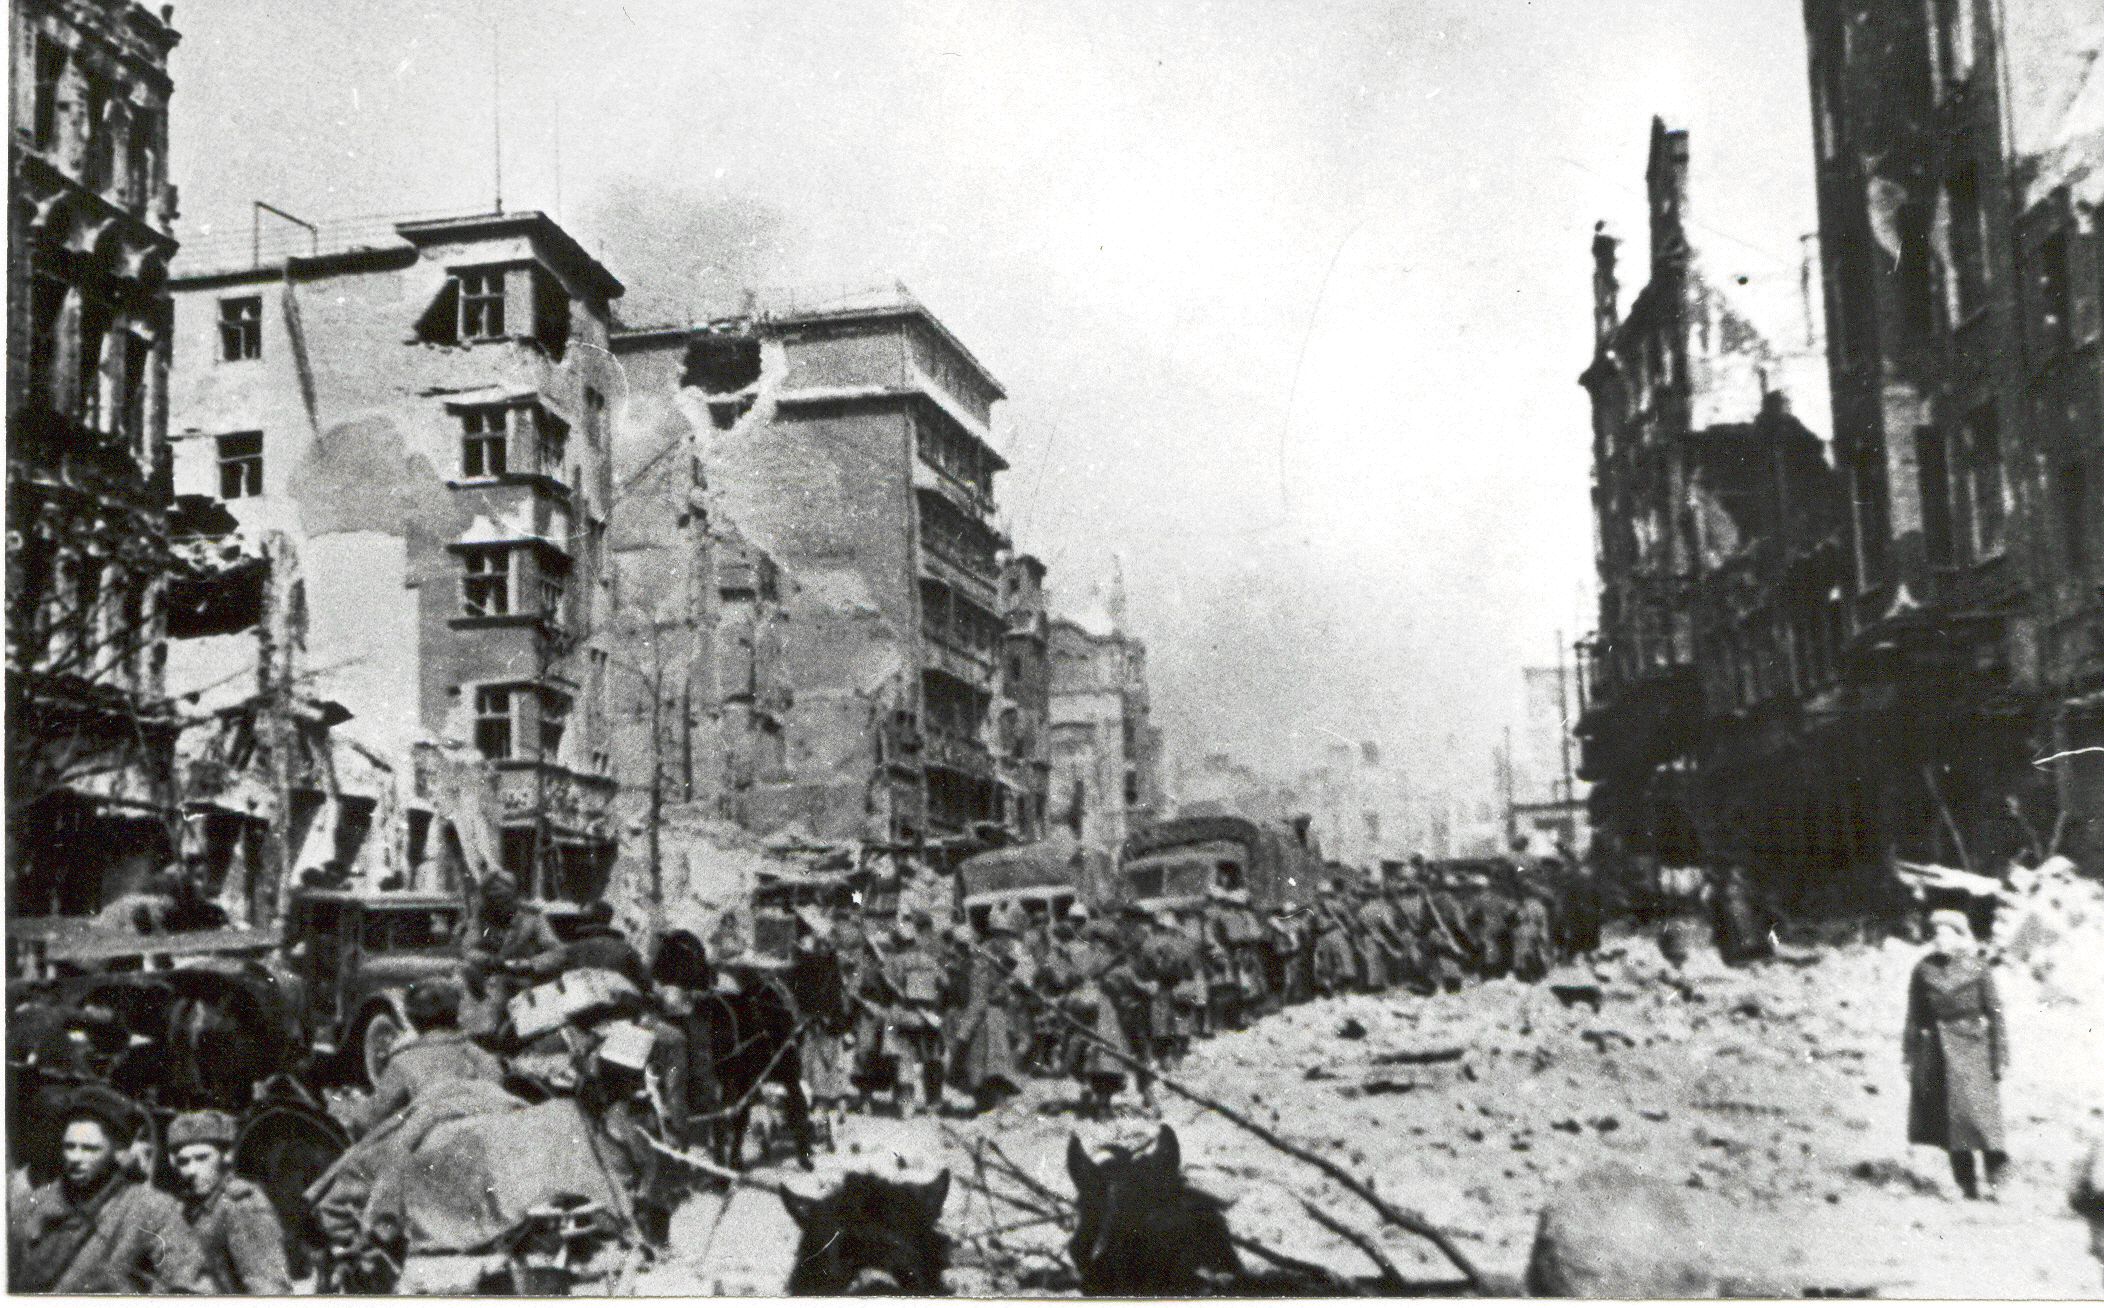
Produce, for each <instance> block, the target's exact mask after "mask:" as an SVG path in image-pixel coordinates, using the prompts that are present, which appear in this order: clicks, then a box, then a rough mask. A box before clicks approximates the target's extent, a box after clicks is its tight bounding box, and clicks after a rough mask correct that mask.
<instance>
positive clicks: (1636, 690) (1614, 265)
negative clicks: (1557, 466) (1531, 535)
mask: <svg viewBox="0 0 2104 1308" xmlns="http://www.w3.org/2000/svg"><path fill="white" fill-rule="evenodd" d="M1688 164H1689V143H1688V138H1687V133H1686V132H1684V131H1676V130H1669V129H1668V128H1667V127H1666V126H1665V125H1664V124H1663V123H1661V122H1658V121H1656V120H1654V122H1653V124H1652V131H1651V146H1650V161H1649V164H1648V167H1647V169H1646V174H1645V181H1646V185H1647V197H1648V205H1649V215H1650V232H1649V237H1650V251H1649V255H1650V257H1649V263H1648V266H1647V271H1648V279H1647V281H1646V283H1645V284H1644V286H1643V287H1642V288H1641V289H1640V290H1639V291H1638V293H1637V295H1636V297H1635V299H1634V300H1633V302H1632V303H1631V304H1630V305H1629V307H1628V309H1627V311H1626V312H1625V311H1624V310H1623V309H1622V307H1621V305H1620V302H1619V290H1620V286H1619V279H1620V271H1619V264H1618V252H1617V242H1616V241H1615V239H1614V238H1613V237H1611V236H1609V235H1607V234H1606V233H1605V232H1602V233H1599V234H1597V235H1596V236H1595V237H1594V241H1593V260H1594V270H1593V294H1594V316H1593V323H1594V355H1593V361H1592V364H1591V366H1590V367H1588V368H1587V369H1586V371H1585V373H1584V375H1583V376H1582V377H1581V378H1580V381H1581V383H1582V384H1583V385H1584V386H1585V388H1586V390H1587V392H1588V393H1589V394H1590V396H1591V400H1592V410H1593V497H1594V523H1595V529H1596V546H1597V556H1598V566H1599V576H1600V625H1599V628H1598V630H1597V632H1596V633H1595V634H1594V636H1593V637H1592V638H1591V639H1590V640H1588V641H1586V642H1584V643H1583V644H1582V645H1581V647H1580V670H1581V676H1580V678H1579V686H1578V691H1579V697H1580V705H1579V721H1578V729H1577V730H1578V736H1579V738H1580V741H1581V760H1580V765H1579V769H1578V772H1579V775H1580V776H1581V777H1582V778H1583V779H1584V780H1586V781H1588V782H1590V783H1592V785H1591V790H1590V792H1589V809H1590V814H1591V817H1592V821H1593V824H1594V826H1595V829H1596V830H1597V831H1598V832H1599V833H1600V834H1601V835H1602V836H1604V837H1605V838H1606V839H1607V840H1608V841H1609V842H1610V845H1611V846H1612V847H1614V848H1616V849H1618V850H1619V851H1620V852H1622V853H1624V854H1628V855H1632V856H1635V857H1638V858H1644V859H1652V860H1656V861H1657V862H1659V863H1663V864H1667V865H1693V864H1701V863H1743V864H1747V865H1749V866H1752V867H1754V868H1757V869H1759V870H1760V871H1762V872H1763V873H1765V874H1767V875H1769V876H1770V877H1771V878H1775V877H1784V876H1788V877H1793V878H1800V879H1801V885H1800V886H1799V887H1798V888H1804V887H1809V886H1811V885H1814V884H1818V883H1819V882H1820V881H1821V879H1822V876H1823V874H1824V873H1827V872H1830V871H1831V870H1833V869H1836V868H1842V867H1847V866H1850V865H1852V864H1853V863H1855V862H1856V861H1858V860H1859V859H1860V858H1862V857H1864V856H1866V855H1867V854H1868V853H1869V852H1870V851H1871V850H1872V848H1873V846H1872V845H1870V844H1868V843H1867V841H1868V838H1869V835H1870V833H1869V831H1868V829H1867V828H1866V827H1865V826H1864V825H1863V823H1862V822H1861V821H1860V820H1859V819H1858V817H1857V815H1856V813H1855V811H1854V807H1853V806H1854V805H1855V804H1856V803H1857V800H1856V798H1855V796H1856V787H1857V785H1858V783H1857V780H1856V777H1857V775H1858V773H1857V769H1856V767H1855V766H1854V765H1853V763H1854V761H1853V760H1851V759H1850V758H1848V756H1847V755H1846V754H1845V752H1844V751H1843V750H1842V747H1841V746H1842V742H1841V741H1838V740H1837V739H1836V738H1835V737H1834V731H1835V729H1836V726H1837V723H1836V719H1835V718H1834V716H1833V715H1832V713H1831V712H1830V711H1829V708H1828V705H1829V703H1830V700H1831V696H1832V694H1833V692H1834V690H1835V687H1836V685H1837V679H1838V676H1839V665H1838V658H1839V648H1840V642H1841V640H1842V638H1843V634H1844V633H1843V628H1842V625H1841V616H1842V615H1841V611H1840V607H1839V605H1840V599H1841V592H1840V585H1841V582H1842V580H1843V578H1844V575H1845V565H1844V561H1843V559H1842V556H1841V547H1840V524H1841V520H1842V519H1841V511H1842V507H1843V501H1842V496H1841V491H1840V489H1839V486H1838V483H1837V480H1836V476H1835V473H1834V471H1833V469H1832V467H1831V466H1830V464H1829V462H1828V460H1827V457H1826V452H1825V449H1824V447H1823V445H1822V443H1821V442H1820V440H1819V438H1818V437H1817V436H1815V435H1814V434H1813V433H1812V432H1811V431H1810V430H1809V429H1808V428H1807V427H1806V426H1805V425H1804V423H1803V422H1802V421H1800V420H1799V418H1798V417H1797V416H1796V414H1795V413H1794V412H1793V408H1792V403H1791V399H1792V397H1791V395H1790V394H1789V391H1788V390H1787V389H1786V387H1791V385H1792V383H1793V382H1801V381H1803V378H1802V376H1801V374H1802V373H1803V371H1804V370H1803V369H1802V368H1801V367H1797V366H1796V365H1798V364H1801V363H1802V362H1804V361H1803V360H1802V359H1798V360H1793V359H1791V358H1789V357H1787V356H1786V355H1785V354H1784V353H1783V352H1782V351H1780V350H1778V349H1777V348H1776V347H1775V346H1774V345H1773V344H1771V343H1770V342H1769V341H1767V340H1766V339H1764V338H1763V337H1762V336H1761V334H1760V333H1759V332H1758V331H1757V330H1755V329H1754V328H1753V327H1752V325H1751V324H1750V323H1748V322H1747V321H1746V320H1745V318H1744V317H1743V316H1742V315H1741V314H1740V313H1739V312H1738V311H1736V310H1735V309H1734V307H1733V306H1732V304H1731V303H1730V299H1729V295H1728V293H1727V292H1726V291H1725V290H1724V289H1723V287H1724V285H1725V283H1724V280H1723V279H1721V278H1717V277H1715V276H1714V275H1712V274H1709V273H1707V272H1706V271H1705V269H1704V265H1703V261H1702V259H1701V257H1700V255H1699V254H1698V252H1697V250H1696V249H1695V247H1694V245H1693V244H1692V242H1691V241H1690V239H1689V232H1690V224H1689V217H1688V205H1689V195H1688ZM1793 374H1797V375H1796V376H1793ZM1804 389H1807V390H1812V391H1815V392H1816V390H1817V387H1816V386H1810V385H1807V386H1805V387H1804Z"/></svg>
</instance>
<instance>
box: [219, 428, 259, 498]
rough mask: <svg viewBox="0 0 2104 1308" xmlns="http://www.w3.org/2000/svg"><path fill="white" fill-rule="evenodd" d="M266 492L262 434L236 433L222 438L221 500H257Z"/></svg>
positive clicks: (220, 442) (220, 462) (220, 439)
mask: <svg viewBox="0 0 2104 1308" xmlns="http://www.w3.org/2000/svg"><path fill="white" fill-rule="evenodd" d="M262 493H263V433H262V432H259V431H243V432H233V433H231V434H229V435H225V436H221V437H220V438H219V498H220V499H222V500H247V499H254V498H255V497H256V496H258V495H261V494H262Z"/></svg>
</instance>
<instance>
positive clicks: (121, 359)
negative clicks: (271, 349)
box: [7, 0, 179, 915]
mask: <svg viewBox="0 0 2104 1308" xmlns="http://www.w3.org/2000/svg"><path fill="white" fill-rule="evenodd" d="M176 41H177V35H176V33H175V32H174V31H173V29H171V28H170V27H169V26H168V25H167V23H166V22H165V21H163V20H162V19H160V18H156V17H155V16H154V15H153V14H151V13H149V12H148V11H147V10H145V9H143V8H140V7H138V6H136V5H134V4H131V3H129V0H27V2H25V3H22V4H17V5H14V6H12V7H11V9H10V11H9V40H8V47H9V68H10V72H11V77H10V79H9V82H10V90H11V92H12V99H11V100H10V102H9V108H8V122H9V127H10V131H9V133H8V194H9V198H10V203H9V205H8V242H7V246H8V258H7V304H8V324H7V341H8V352H7V414H8V420H7V525H8V543H7V606H8V612H7V724H8V728H7V741H8V753H7V844H8V878H9V891H10V893H9V909H10V912H11V913H14V914H31V915H35V914H49V913H80V912H86V911H92V910H93V909H94V908H96V907H98V906H99V905H100V904H101V903H103V902H104V901H106V900H108V899H110V898H114V897H115V896H117V895H119V894H122V893H124V892H125V891H127V890H129V889H132V888H135V886H136V884H137V883H138V881H139V880H140V878H142V877H144V876H146V875H148V874H150V873H151V872H153V871H155V870H157V869H158V868H159V866H160V865H161V864H162V863H163V862H164V861H165V860H167V859H168V858H169V857H171V856H172V855H173V854H174V853H175V846H176V845H177V844H178V843H179V826H178V822H177V818H178V813H177V808H176V794H175V790H174V748H175V738H176V735H177V732H178V723H177V721H176V718H175V715H174V712H173V710H172V708H171V707H170V705H169V704H168V702H167V700H166V698H165V696H164V694H163V668H162V648H163V642H162V631H163V623H164V613H163V606H164V603H165V599H166V595H165V585H166V579H167V576H168V574H169V572H170V570H171V568H172V566H173V563H172V560H171V558H170V556H169V547H168V534H167V521H166V509H167V505H168V499H169V494H168V463H167V448H166V444H165V440H164V437H165V434H166V430H167V426H166V406H165V385H166V380H167V369H168V360H169V339H170V336H169V299H168V292H167V277H168V264H169V261H170V259H172V258H173V257H174V255H175V251H176V241H175V238H174V237H173V235H172V234H171V224H172V222H173V221H174V218H175V205H176V196H175V189H174V188H173V187H172V186H170V185H169V184H168V180H167V167H166V161H167V156H168V98H169V96H170V94H171V93H172V91H173V87H172V86H171V84H170V82H169V78H168V55H169V52H170V50H172V49H173V48H174V46H175V44H176Z"/></svg>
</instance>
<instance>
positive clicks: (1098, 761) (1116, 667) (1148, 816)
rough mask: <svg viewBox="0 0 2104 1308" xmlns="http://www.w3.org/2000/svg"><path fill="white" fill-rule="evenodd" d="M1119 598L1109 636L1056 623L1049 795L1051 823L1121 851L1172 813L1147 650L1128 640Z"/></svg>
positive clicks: (1064, 622)
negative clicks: (1138, 833)
mask: <svg viewBox="0 0 2104 1308" xmlns="http://www.w3.org/2000/svg"><path fill="white" fill-rule="evenodd" d="M1123 610H1124V604H1123V601H1122V598H1121V597H1119V596H1118V595H1116V594H1114V596H1113V598H1112V600H1111V602H1110V604H1109V612H1108V614H1107V615H1106V617H1107V619H1108V623H1107V625H1108V630H1104V631H1097V630H1091V629H1090V627H1089V626H1086V625H1084V624H1083V623H1081V622H1078V621H1075V620H1073V619H1070V618H1059V619H1055V620H1054V621H1053V623H1052V627H1051V637H1050V641H1049V645H1050V653H1051V660H1052V665H1051V666H1052V676H1051V697H1050V703H1049V705H1048V718H1049V724H1050V736H1051V740H1050V747H1051V793H1050V796H1049V802H1050V804H1051V810H1050V813H1049V814H1048V825H1050V826H1054V827H1065V828H1066V829H1067V830H1068V831H1071V832H1072V833H1073V834H1074V835H1075V837H1076V838H1078V839H1079V840H1081V841H1082V842H1083V843H1084V844H1089V845H1094V846H1096V847H1098V848H1100V849H1106V850H1110V851H1113V852H1115V851H1117V850H1119V849H1120V848H1122V847H1123V846H1124V843H1125V838H1126V837H1127V836H1129V835H1131V834H1132V833H1133V832H1134V831H1137V830H1138V829H1139V828H1140V827H1142V826H1144V825H1145V824H1147V823H1148V822H1151V821H1153V820H1155V819H1156V818H1158V817H1163V816H1166V815H1167V812H1166V805H1165V804H1164V801H1163V796H1162V738H1161V730H1160V728H1158V727H1156V726H1155V725H1154V721H1153V717H1152V698H1151V696H1150V694H1149V691H1148V687H1147V647H1146V645H1145V644H1144V643H1142V642H1141V641H1139V640H1137V639H1135V638H1133V637H1131V636H1129V635H1127V634H1125V631H1124V629H1123V628H1124V622H1123V617H1124V613H1123Z"/></svg>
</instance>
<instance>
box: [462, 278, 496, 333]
mask: <svg viewBox="0 0 2104 1308" xmlns="http://www.w3.org/2000/svg"><path fill="white" fill-rule="evenodd" d="M503 336H504V269H502V268H471V269H467V270H466V271H463V272H462V273H461V274H460V339H461V340H463V341H494V340H501V339H502V338H503Z"/></svg>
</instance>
